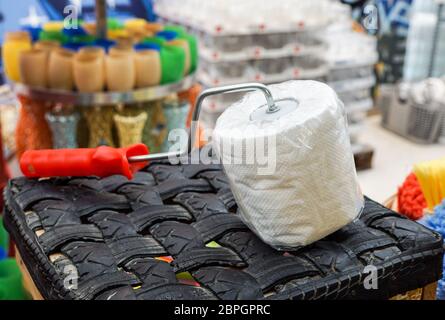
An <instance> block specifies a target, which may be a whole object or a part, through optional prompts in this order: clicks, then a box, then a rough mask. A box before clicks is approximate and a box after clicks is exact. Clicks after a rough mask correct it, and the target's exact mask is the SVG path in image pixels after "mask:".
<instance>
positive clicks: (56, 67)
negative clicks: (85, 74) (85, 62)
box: [48, 48, 75, 91]
mask: <svg viewBox="0 0 445 320" xmlns="http://www.w3.org/2000/svg"><path fill="white" fill-rule="evenodd" d="M74 55H75V53H74V52H73V51H70V50H67V49H63V48H59V49H55V50H53V51H52V52H51V54H50V56H49V63H48V84H49V87H50V88H53V89H60V90H68V91H72V90H73V87H74V75H73V62H74Z"/></svg>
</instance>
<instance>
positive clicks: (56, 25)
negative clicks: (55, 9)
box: [42, 21, 63, 32]
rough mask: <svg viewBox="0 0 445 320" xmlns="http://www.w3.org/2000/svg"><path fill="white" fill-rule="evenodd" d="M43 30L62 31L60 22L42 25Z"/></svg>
mask: <svg viewBox="0 0 445 320" xmlns="http://www.w3.org/2000/svg"><path fill="white" fill-rule="evenodd" d="M42 29H43V30H45V31H50V32H51V31H61V30H62V29H63V22H62V21H50V22H47V23H45V24H44V25H43V28H42Z"/></svg>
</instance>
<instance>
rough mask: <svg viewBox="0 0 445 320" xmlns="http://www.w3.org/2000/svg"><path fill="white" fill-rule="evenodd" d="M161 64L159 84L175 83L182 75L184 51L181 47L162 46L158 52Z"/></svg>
mask: <svg viewBox="0 0 445 320" xmlns="http://www.w3.org/2000/svg"><path fill="white" fill-rule="evenodd" d="M160 55H161V64H162V77H161V84H166V83H172V82H177V81H179V80H181V78H182V76H183V75H184V67H185V51H184V49H182V48H181V47H176V46H170V45H164V46H162V48H161V51H160Z"/></svg>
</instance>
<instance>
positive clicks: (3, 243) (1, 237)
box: [0, 216, 9, 252]
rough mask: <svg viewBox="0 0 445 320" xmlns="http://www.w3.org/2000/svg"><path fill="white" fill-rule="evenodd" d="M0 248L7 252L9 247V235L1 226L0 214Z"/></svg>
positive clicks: (1, 218)
mask: <svg viewBox="0 0 445 320" xmlns="http://www.w3.org/2000/svg"><path fill="white" fill-rule="evenodd" d="M0 248H2V249H3V250H4V252H8V249H9V236H8V233H7V232H6V230H5V227H4V226H3V217H1V216H0Z"/></svg>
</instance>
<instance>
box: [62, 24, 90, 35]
mask: <svg viewBox="0 0 445 320" xmlns="http://www.w3.org/2000/svg"><path fill="white" fill-rule="evenodd" d="M63 33H64V34H65V35H67V36H68V37H79V36H86V35H88V33H87V32H86V31H85V29H84V28H82V27H81V26H77V28H71V29H67V28H64V29H63Z"/></svg>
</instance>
